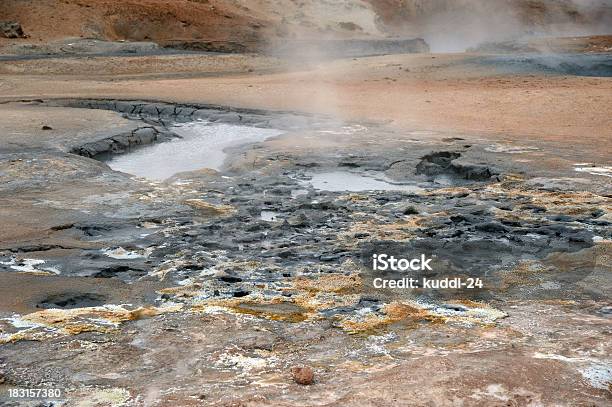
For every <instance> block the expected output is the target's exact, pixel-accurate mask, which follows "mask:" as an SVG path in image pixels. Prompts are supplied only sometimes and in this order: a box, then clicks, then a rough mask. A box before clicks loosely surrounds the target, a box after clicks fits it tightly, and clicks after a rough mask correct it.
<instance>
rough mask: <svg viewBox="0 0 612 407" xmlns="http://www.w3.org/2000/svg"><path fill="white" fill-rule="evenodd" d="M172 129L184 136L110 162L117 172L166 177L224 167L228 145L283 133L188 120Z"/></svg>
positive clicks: (250, 141)
mask: <svg viewBox="0 0 612 407" xmlns="http://www.w3.org/2000/svg"><path fill="white" fill-rule="evenodd" d="M171 130H172V131H173V132H174V133H176V134H178V135H179V136H181V137H182V138H181V139H175V140H172V141H168V142H165V143H159V144H153V145H150V146H146V147H143V148H140V149H138V150H136V151H134V152H131V153H129V154H124V155H117V156H114V157H113V158H112V159H111V160H109V161H108V162H107V164H108V165H109V166H110V167H111V168H112V169H113V170H115V171H121V172H125V173H128V174H133V175H136V176H139V177H144V178H149V179H155V180H164V179H167V178H169V177H171V176H173V175H174V174H177V173H179V172H185V171H194V170H199V169H202V168H211V169H214V170H220V169H221V167H222V165H223V162H224V161H225V158H226V156H227V154H226V153H225V152H224V150H225V149H226V148H228V147H234V146H238V145H242V144H250V143H258V142H261V141H264V140H266V139H268V138H270V137H275V136H278V135H280V134H282V133H283V132H282V131H280V130H276V129H262V128H258V127H249V126H238V125H232V124H222V123H208V122H191V123H184V124H180V125H176V126H173V127H172V128H171Z"/></svg>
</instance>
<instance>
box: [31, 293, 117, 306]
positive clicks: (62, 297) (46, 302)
mask: <svg viewBox="0 0 612 407" xmlns="http://www.w3.org/2000/svg"><path fill="white" fill-rule="evenodd" d="M105 300H106V297H104V296H103V295H100V294H94V293H72V292H66V293H61V294H53V295H50V296H48V297H47V298H45V299H43V300H41V301H40V302H39V303H38V304H36V308H62V309H70V308H82V307H95V306H99V305H103V304H104V301H105Z"/></svg>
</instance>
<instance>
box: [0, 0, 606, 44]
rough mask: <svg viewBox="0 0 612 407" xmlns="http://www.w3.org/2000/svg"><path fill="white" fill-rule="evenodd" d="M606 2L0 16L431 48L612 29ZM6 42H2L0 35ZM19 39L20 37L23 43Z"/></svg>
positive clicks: (175, 35)
mask: <svg viewBox="0 0 612 407" xmlns="http://www.w3.org/2000/svg"><path fill="white" fill-rule="evenodd" d="M610 3H611V2H610V1H606V0H334V1H331V0H317V1H315V0H172V1H165V0H1V1H0V20H15V21H18V22H20V23H21V24H22V26H23V28H24V30H25V32H26V33H27V34H28V35H29V36H30V41H50V40H56V39H61V38H66V37H86V38H98V39H109V40H132V41H135V40H151V41H155V42H159V43H162V44H163V43H168V42H171V43H173V42H174V43H176V42H177V41H179V42H180V41H187V42H198V41H209V42H211V41H212V42H220V43H225V42H232V43H235V44H239V45H242V46H244V47H245V49H248V48H253V47H255V46H256V45H257V44H261V43H265V42H267V41H269V40H274V39H278V38H292V39H313V38H315V39H316V38H372V37H374V38H380V37H385V36H414V37H416V36H421V37H425V39H426V40H427V41H428V42H429V43H430V44H432V45H434V47H433V48H434V50H436V48H437V49H438V50H441V49H456V48H461V49H463V48H465V47H467V46H474V45H476V44H478V43H480V42H483V41H496V40H504V39H512V38H515V37H517V36H520V35H522V34H524V33H553V34H558V33H560V34H570V35H573V34H578V33H600V32H603V31H606V28H607V29H608V31H610V29H609V28H608V27H612V5H611V4H610ZM2 41H5V42H6V41H8V40H6V39H3V40H2ZM21 41H23V40H21Z"/></svg>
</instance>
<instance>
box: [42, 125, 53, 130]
mask: <svg viewBox="0 0 612 407" xmlns="http://www.w3.org/2000/svg"><path fill="white" fill-rule="evenodd" d="M42 129H43V130H53V127H51V126H47V125H44V126H42Z"/></svg>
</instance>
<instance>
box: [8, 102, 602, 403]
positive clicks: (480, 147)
mask: <svg viewBox="0 0 612 407" xmlns="http://www.w3.org/2000/svg"><path fill="white" fill-rule="evenodd" d="M45 105H53V106H58V107H61V106H67V107H68V108H70V107H72V108H75V107H78V108H90V109H107V110H113V111H117V112H121V113H122V114H123V115H125V117H126V118H129V119H130V120H133V121H134V122H135V128H136V130H133V131H130V132H127V133H123V134H119V135H116V134H108V135H106V136H104V137H99V138H98V139H96V140H83V142H82V143H74V145H71V146H66V147H61V148H60V147H58V148H57V149H52V148H47V149H41V148H39V149H36V150H32V151H25V152H24V151H14V150H10V149H5V150H3V151H5V152H3V153H2V163H1V165H2V167H1V168H0V170H1V171H2V172H0V176H1V177H2V178H3V182H2V187H1V188H2V197H3V198H2V200H3V207H6V208H9V209H7V210H6V211H5V212H4V213H3V216H4V217H5V218H10V217H12V218H13V222H14V223H13V225H15V226H13V227H14V228H16V229H15V230H14V232H13V233H12V234H11V235H10V236H8V237H6V238H5V239H4V241H3V242H2V247H1V248H0V249H1V250H2V251H1V252H0V261H1V263H0V270H2V273H0V279H2V280H3V283H2V285H4V286H5V287H7V288H6V291H7V293H6V296H5V298H12V299H8V300H7V299H5V300H2V301H3V304H2V308H1V311H2V316H1V317H2V320H1V322H0V324H1V329H2V331H0V340H1V341H2V342H3V344H2V345H0V351H1V353H2V355H3V356H2V360H1V363H2V365H1V372H2V377H3V378H4V380H5V384H4V386H6V385H11V386H21V387H32V386H42V385H49V386H58V387H62V388H65V389H66V394H67V397H68V399H69V400H71V402H74V403H76V402H94V401H96V400H98V401H99V400H102V402H108V400H115V401H116V403H117V404H121V403H125V404H130V405H155V404H159V405H163V404H164V403H166V404H168V403H176V404H179V405H202V404H203V405H207V404H208V405H224V403H226V404H228V405H230V404H231V403H243V404H252V405H295V404H296V403H297V404H299V403H302V404H304V405H317V404H325V403H340V404H343V403H344V404H352V403H354V402H355V401H356V400H358V401H359V402H360V403H362V404H364V405H367V404H370V405H375V404H382V405H394V404H395V405H397V403H400V404H401V403H408V402H411V400H414V399H415V397H417V396H418V397H420V398H423V397H424V398H425V399H428V400H432V402H434V403H436V404H439V405H445V403H446V404H448V403H447V400H453V399H455V400H460V399H469V400H471V401H474V404H476V405H491V403H493V402H498V401H500V400H503V401H504V402H508V403H514V404H516V405H523V404H527V405H528V404H529V403H532V404H533V403H535V404H537V403H542V404H545V405H546V404H555V403H568V402H570V404H571V403H574V402H575V403H583V402H585V403H590V404H594V405H602V406H603V405H605V404H606V403H607V401H608V400H609V389H608V388H607V386H608V384H606V383H608V382H609V377H610V373H609V372H610V360H609V356H608V355H607V352H606V347H607V346H608V345H609V335H608V331H607V329H608V328H607V327H608V326H609V315H610V310H609V304H608V301H609V292H610V291H609V290H610V277H609V276H610V274H609V273H610V271H611V269H610V268H611V266H612V265H611V263H610V252H611V250H610V244H611V243H610V239H611V235H610V234H611V228H610V223H611V222H612V219H611V209H612V208H611V200H610V196H609V191H607V192H606V189H607V183H606V182H607V180H606V179H605V178H606V177H605V176H602V175H597V174H589V173H585V172H579V171H575V168H574V166H573V164H574V163H575V162H572V161H571V157H567V156H564V158H563V159H560V158H558V157H561V156H562V155H561V153H557V152H555V151H547V150H546V148H547V147H548V146H547V145H545V144H535V143H534V145H530V146H516V145H502V144H494V143H491V142H490V141H487V140H485V139H481V138H479V137H476V136H472V135H457V134H454V135H449V134H439V133H432V132H417V131H415V132H399V131H398V130H396V129H392V128H388V127H385V126H383V125H380V124H373V123H339V122H336V121H334V120H332V119H330V118H325V117H315V116H304V115H299V114H297V113H291V112H264V111H255V110H244V109H222V108H220V107H216V106H205V105H189V106H187V105H171V104H165V103H151V102H145V101H141V102H139V101H137V102H131V101H99V100H87V101H84V100H78V101H75V100H63V101H62V100H55V101H50V102H45ZM195 119H201V120H204V121H207V122H218V123H225V124H234V125H235V124H239V125H247V126H253V127H261V128H269V129H279V130H282V131H283V133H282V134H279V135H278V136H276V137H272V138H269V139H267V140H265V141H262V142H258V143H254V144H253V143H250V144H245V145H244V144H243V145H234V146H232V147H230V148H228V149H226V150H225V153H226V154H227V157H228V158H227V160H226V161H225V163H224V165H223V166H222V167H221V169H220V170H218V171H217V170H211V169H202V170H198V171H192V172H184V173H179V174H176V175H174V176H173V177H172V178H170V179H167V180H165V181H152V180H149V179H146V178H135V177H131V176H130V175H129V174H126V173H118V172H115V171H112V170H111V169H110V168H109V167H108V166H106V165H105V164H104V163H103V162H101V161H98V160H96V159H91V158H90V157H93V158H97V159H100V160H102V159H107V158H108V155H109V154H110V155H112V154H123V153H126V152H128V156H129V151H130V150H131V149H134V148H138V147H139V146H142V145H143V144H147V143H154V142H164V140H168V139H172V138H173V137H176V134H175V133H173V131H172V126H173V125H175V124H177V123H185V122H190V121H193V120H195ZM62 148H63V149H64V150H63V151H62ZM551 157H553V158H551ZM552 161H554V162H555V163H557V165H556V166H551V165H549V163H550V162H552ZM559 163H561V164H559ZM330 173H333V174H338V173H340V174H345V175H346V177H345V178H343V179H345V180H346V179H349V180H350V179H355V177H357V179H363V177H365V178H367V179H368V180H377V182H380V183H384V185H385V186H388V187H387V188H382V186H381V187H380V189H378V190H373V189H368V188H366V189H363V188H359V189H360V190H355V189H356V188H351V187H350V186H351V183H350V182H347V187H346V190H342V188H332V187H329V188H327V189H329V190H326V186H325V185H326V184H325V182H316V181H318V180H319V179H321V178H323V179H326V178H325V177H326V176H327V177H328V178H327V180H329V175H328V174H330ZM326 174H327V175H326ZM347 174H348V175H347ZM359 177H362V178H359ZM5 180H6V182H4V181H5ZM354 182H355V183H358V181H354ZM587 183H588V187H586V186H585V184H587ZM328 185H329V183H328ZM372 185H373V186H372V187H371V188H378V187H377V185H380V184H377V183H375V182H373V183H372ZM394 185H395V186H396V187H394ZM11 208H18V209H11ZM264 214H266V215H265V216H263V215H264ZM270 214H273V216H268V215H270ZM26 218H41V219H44V222H41V223H40V224H34V225H31V222H30V223H28V222H26V220H27V219H26ZM19 220H23V221H24V224H28V225H29V226H28V228H27V230H25V229H26V228H25V227H24V230H19V226H18V225H19V222H18V221H19ZM380 252H385V253H389V254H396V255H398V256H399V255H402V254H410V253H419V254H420V253H424V254H426V255H427V256H431V257H432V258H433V262H432V264H433V269H434V270H435V272H434V273H433V274H432V276H436V275H444V276H472V277H480V278H482V279H483V281H484V283H485V285H484V287H483V288H482V289H477V290H446V291H439V290H426V289H416V290H405V289H376V288H374V287H373V284H372V282H373V278H375V277H376V275H375V272H374V271H372V268H371V264H370V261H371V260H370V259H371V255H372V254H373V253H380ZM387 276H388V277H389V278H393V277H396V278H398V277H399V276H397V275H395V276H393V275H387ZM92 282H94V283H92ZM24 285H28V286H29V287H30V286H31V287H36V289H33V290H31V291H28V292H25V290H23V287H24ZM49 354H54V355H56V357H54V358H48V357H46V356H45V355H49ZM295 364H308V365H310V366H312V367H313V368H314V370H315V375H316V376H315V378H316V379H315V380H316V384H315V385H313V386H310V387H308V388H303V387H300V386H299V385H297V384H295V383H293V382H292V380H291V377H290V374H289V369H290V367H291V366H293V365H295ZM406 372H417V374H415V375H408V374H407V373H406ZM519 372H520V374H519ZM518 377H521V380H519V379H518ZM559 377H563V380H564V381H565V382H566V383H568V386H564V387H562V388H561V389H560V388H559V386H558V385H557V384H555V382H554V380H553V379H554V378H559ZM177 378H178V379H177ZM570 389H574V390H570ZM575 389H579V391H575ZM440 392H441V393H440ZM436 394H442V395H441V396H440V395H436ZM436 401H440V403H437V402H436Z"/></svg>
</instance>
